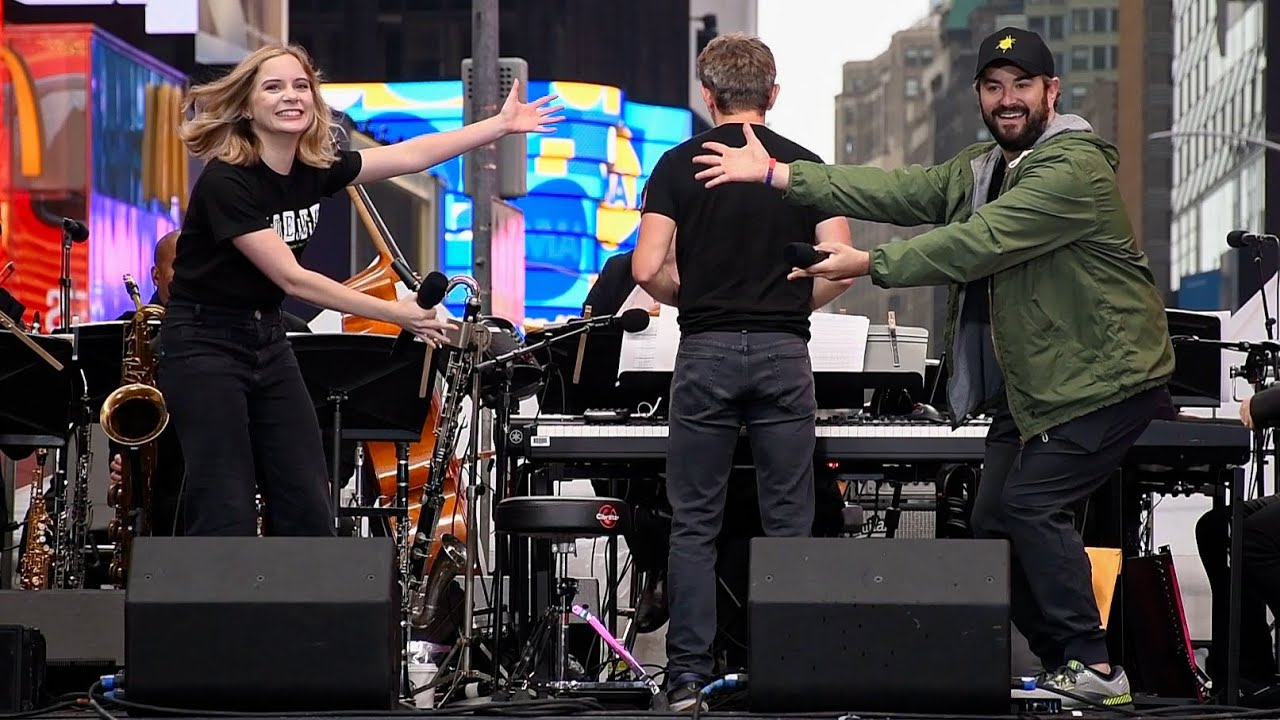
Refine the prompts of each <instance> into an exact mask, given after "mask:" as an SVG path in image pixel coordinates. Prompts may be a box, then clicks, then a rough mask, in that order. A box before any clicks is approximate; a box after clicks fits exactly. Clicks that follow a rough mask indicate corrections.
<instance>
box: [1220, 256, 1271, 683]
mask: <svg viewBox="0 0 1280 720" xmlns="http://www.w3.org/2000/svg"><path fill="white" fill-rule="evenodd" d="M1262 264H1263V263H1262V243H1256V244H1254V246H1253V266H1254V267H1255V268H1256V269H1257V271H1258V295H1259V296H1261V298H1262V318H1263V324H1264V326H1265V327H1266V330H1267V340H1275V326H1276V319H1275V318H1274V317H1272V315H1271V310H1270V308H1269V307H1268V306H1267V277H1266V273H1265V272H1264V270H1263V268H1262ZM1276 282H1277V283H1280V277H1278V278H1277V279H1276ZM1258 355H1259V354H1255V353H1250V354H1249V357H1248V358H1247V360H1246V367H1247V366H1248V361H1250V360H1253V361H1255V362H1256V366H1255V371H1254V372H1253V373H1251V374H1252V375H1253V376H1254V377H1253V378H1252V385H1253V391H1254V393H1255V394H1256V393H1259V392H1262V390H1263V388H1265V387H1266V370H1267V369H1268V367H1269V368H1270V369H1271V371H1272V378H1278V379H1280V353H1276V352H1274V351H1267V352H1263V353H1260V355H1261V357H1258ZM1268 361H1269V362H1268ZM1273 440H1274V438H1273ZM1266 442H1267V432H1266V431H1265V430H1263V428H1261V427H1258V425H1257V423H1254V430H1253V443H1254V458H1253V462H1254V463H1255V467H1254V473H1253V475H1254V487H1255V488H1256V492H1257V493H1258V497H1263V496H1264V492H1263V481H1264V477H1263V470H1262V465H1263V459H1264V458H1265V457H1266V456H1267V455H1268V454H1269V455H1270V458H1269V459H1270V461H1271V471H1272V473H1273V475H1274V474H1275V473H1277V472H1280V443H1273V444H1272V446H1271V452H1270V453H1267V452H1266ZM1272 481H1273V482H1275V483H1277V484H1278V488H1280V477H1274V478H1273V480H1272ZM1233 501H1234V498H1233ZM1231 514H1232V520H1235V516H1236V509H1235V508H1232V513H1231ZM1240 520H1241V523H1243V513H1241V518H1240ZM1233 527H1236V526H1233ZM1236 534H1237V533H1232V538H1231V541H1232V550H1235V547H1234V546H1235V543H1236V542H1237V540H1236V538H1235V535H1236ZM1232 557H1233V558H1238V557H1240V556H1239V555H1233V556H1232ZM1232 572H1235V568H1234V567H1233V568H1232ZM1232 605H1233V609H1234V606H1235V605H1236V603H1232ZM1235 614H1238V613H1235ZM1233 621H1234V622H1235V625H1233V627H1234V628H1235V629H1236V634H1235V635H1233V636H1232V637H1233V638H1235V639H1236V640H1235V641H1233V642H1236V641H1238V639H1239V637H1240V636H1239V618H1233ZM1272 640H1273V641H1274V640H1275V638H1274V637H1273V638H1272ZM1272 644H1273V645H1274V644H1275V643H1274V642H1273V643H1272ZM1231 656H1233V657H1234V658H1235V660H1234V663H1235V665H1236V667H1235V671H1234V672H1233V671H1232V668H1231V667H1230V664H1231V663H1232V662H1233V660H1232V659H1231V658H1230V657H1229V658H1228V660H1227V662H1228V666H1229V667H1228V672H1227V675H1228V685H1227V692H1228V694H1229V695H1228V700H1227V702H1228V703H1230V704H1235V703H1236V701H1237V700H1238V698H1239V692H1240V687H1239V685H1240V683H1239V662H1240V661H1239V657H1240V653H1239V650H1238V645H1232V650H1231ZM1233 679H1234V680H1235V682H1234V684H1233V683H1232V682H1231V681H1232V680H1233Z"/></svg>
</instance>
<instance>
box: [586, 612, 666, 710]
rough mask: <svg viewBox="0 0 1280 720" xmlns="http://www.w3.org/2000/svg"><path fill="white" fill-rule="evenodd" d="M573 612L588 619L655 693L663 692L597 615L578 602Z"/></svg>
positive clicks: (598, 633) (597, 632) (606, 642)
mask: <svg viewBox="0 0 1280 720" xmlns="http://www.w3.org/2000/svg"><path fill="white" fill-rule="evenodd" d="M573 614H574V615H577V616H578V617H580V618H582V619H583V620H586V621H587V624H588V625H590V626H591V627H592V629H594V630H595V631H596V634H597V635H599V636H600V637H602V638H604V641H605V644H607V645H608V646H609V647H611V648H613V651H614V652H616V653H618V657H620V658H622V660H623V662H625V663H626V664H628V665H630V666H631V669H632V670H634V671H635V672H636V674H637V675H638V676H640V679H641V680H642V681H643V682H644V683H645V684H646V685H648V686H649V689H650V690H651V691H653V693H654V694H655V695H657V694H659V693H660V692H661V690H659V689H658V684H657V683H655V682H654V681H653V678H651V677H649V673H647V672H645V671H644V668H643V667H641V666H640V663H638V662H636V659H635V658H634V657H632V655H631V653H629V652H627V649H626V648H625V647H624V646H623V645H622V643H620V642H618V639H617V638H615V637H614V636H613V635H612V634H611V633H610V632H609V631H608V629H606V628H605V626H604V624H603V623H601V622H600V621H599V620H597V619H596V616H594V615H592V614H591V613H589V612H587V609H586V608H584V607H582V606H581V605H577V604H575V605H574V606H573Z"/></svg>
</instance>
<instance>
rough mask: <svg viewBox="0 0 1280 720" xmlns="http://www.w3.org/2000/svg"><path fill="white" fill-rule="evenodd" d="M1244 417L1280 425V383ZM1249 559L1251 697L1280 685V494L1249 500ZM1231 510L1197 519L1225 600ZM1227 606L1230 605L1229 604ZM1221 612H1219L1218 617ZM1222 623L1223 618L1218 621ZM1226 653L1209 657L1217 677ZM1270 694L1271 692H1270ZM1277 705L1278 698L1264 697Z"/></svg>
mask: <svg viewBox="0 0 1280 720" xmlns="http://www.w3.org/2000/svg"><path fill="white" fill-rule="evenodd" d="M1240 420H1241V421H1242V422H1243V423H1244V424H1245V427H1248V428H1249V429H1251V430H1252V429H1254V428H1273V427H1276V426H1278V425H1280V385H1273V386H1271V387H1269V388H1267V389H1265V390H1262V391H1261V392H1259V393H1257V394H1255V395H1252V396H1250V397H1247V398H1245V399H1244V402H1242V403H1241V404H1240ZM1242 510H1243V514H1244V537H1243V538H1242V545H1243V555H1244V563H1243V564H1242V568H1241V570H1242V587H1241V591H1242V597H1241V602H1240V687H1241V690H1242V692H1243V693H1244V694H1245V695H1255V696H1256V694H1257V693H1260V692H1263V691H1266V690H1271V691H1272V692H1274V691H1275V690H1276V689H1280V677H1277V675H1276V659H1275V655H1274V654H1273V651H1272V637H1271V629H1270V626H1269V624H1268V621H1267V610H1268V609H1270V610H1271V612H1272V613H1273V614H1275V615H1277V616H1280V495H1271V496H1268V497H1261V498H1255V499H1253V500H1248V501H1246V502H1245V503H1244V507H1243V508H1242ZM1230 529H1231V508H1230V507H1229V506H1223V507H1220V508H1215V509H1213V510H1210V511H1209V512H1207V513H1205V514H1204V515H1202V516H1201V517H1200V520H1199V521H1198V522H1197V523H1196V549H1197V550H1198V551H1199V553H1200V560H1201V562H1202V563H1203V564H1204V569H1205V574H1206V575H1208V577H1209V587H1210V589H1211V591H1212V592H1213V594H1214V595H1215V596H1216V597H1219V598H1225V597H1229V592H1230V589H1229V582H1230V568H1229V564H1228V559H1229V550H1230V545H1229V542H1230ZM1223 607H1225V605H1223ZM1216 614H1217V613H1215V616H1216ZM1214 621H1215V622H1217V621H1218V620H1217V618H1216V617H1215V619H1214ZM1226 662H1227V657H1226V651H1225V650H1224V649H1222V648H1218V647H1215V648H1213V650H1212V651H1211V653H1210V655H1209V661H1208V666H1209V667H1208V673H1209V676H1210V677H1211V678H1215V679H1222V680H1225V678H1226ZM1268 695H1271V693H1270V692H1269V693H1268ZM1263 702H1265V704H1267V705H1268V706H1275V704H1276V703H1275V701H1269V702H1268V701H1263Z"/></svg>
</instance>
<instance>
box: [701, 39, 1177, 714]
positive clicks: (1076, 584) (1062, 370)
mask: <svg viewBox="0 0 1280 720" xmlns="http://www.w3.org/2000/svg"><path fill="white" fill-rule="evenodd" d="M974 89H975V91H976V93H977V97H978V103H979V106H980V108H981V111H982V116H983V120H984V121H985V122H986V125H987V127H988V128H989V129H990V131H991V135H992V137H993V138H995V142H994V143H991V142H987V143H978V144H975V145H972V146H970V147H968V148H966V149H965V150H963V151H961V152H960V153H959V154H958V155H956V156H955V157H954V158H952V159H950V160H948V161H947V162H945V163H942V164H941V165H936V166H933V167H919V166H913V167H909V168H904V169H900V170H894V171H884V170H880V169H877V168H873V167H852V166H837V167H832V166H827V165H823V164H820V163H813V162H793V163H790V164H782V163H779V162H777V161H776V160H774V159H772V158H770V157H769V155H768V153H767V152H765V150H764V148H763V147H762V146H761V145H760V144H759V143H758V142H757V141H756V140H755V138H754V137H752V136H751V135H748V136H747V137H746V145H745V146H744V147H741V148H732V147H728V146H726V145H723V144H718V143H707V144H705V145H704V148H705V149H706V150H708V151H710V152H709V154H707V155H702V156H699V157H697V158H695V159H694V162H695V163H699V164H702V165H706V166H708V167H706V168H705V169H703V170H702V171H701V172H699V173H698V175H697V177H698V178H699V179H701V180H704V181H706V186H707V187H708V188H711V187H715V186H717V185H719V184H721V183H725V182H757V183H759V182H765V183H768V184H770V185H772V186H773V187H775V188H778V189H780V190H783V191H784V194H785V197H787V198H788V199H790V200H791V201H793V202H796V203H799V204H804V205H812V206H816V207H818V208H820V209H822V210H824V211H827V212H832V213H840V214H843V215H846V216H849V217H855V218H859V219H863V220H869V221H873V222H885V223H892V224H895V225H901V226H912V225H922V224H937V225H941V227H939V228H937V229H934V230H931V231H929V232H926V233H923V234H921V235H918V236H916V237H914V238H911V239H908V240H903V241H900V242H893V243H888V244H885V245H881V246H879V247H877V248H874V249H873V250H871V251H870V252H866V251H863V250H858V249H855V248H852V247H837V246H834V245H832V246H828V245H824V244H819V245H818V246H817V250H819V251H821V252H825V253H828V254H829V257H827V258H826V259H823V260H821V261H820V262H818V263H816V264H815V265H813V266H811V267H808V268H804V269H799V268H797V269H796V270H794V271H793V272H792V273H791V277H794V278H809V277H821V278H827V279H830V280H835V279H847V278H853V277H859V276H863V275H869V276H870V277H871V281H872V282H873V283H875V284H876V285H878V286H880V287H916V286H924V285H942V284H949V285H951V287H952V292H951V302H950V308H949V317H948V322H947V332H946V339H945V341H946V347H947V348H948V354H949V355H950V358H951V362H950V363H949V364H950V365H951V366H952V368H951V371H950V374H949V378H948V383H947V397H948V404H949V406H950V411H951V414H952V422H953V423H954V424H955V425H959V424H960V423H962V422H964V421H966V420H967V419H969V418H970V417H972V416H974V415H977V414H984V413H985V414H990V415H991V416H992V423H991V429H990V430H989V432H988V435H987V445H986V448H987V449H986V456H985V458H984V470H983V477H982V482H981V483H980V485H979V488H978V491H977V494H976V497H975V502H974V508H973V517H972V520H971V524H972V527H973V529H974V534H975V535H976V536H978V537H998V538H1007V539H1008V540H1009V541H1010V544H1011V548H1012V557H1013V575H1012V593H1013V595H1012V600H1011V611H1012V614H1013V619H1014V623H1015V625H1017V626H1018V628H1019V630H1021V631H1022V632H1023V634H1024V635H1026V637H1027V640H1028V643H1029V644H1030V646H1031V649H1032V650H1033V651H1034V652H1035V653H1036V654H1037V655H1038V656H1039V657H1040V659H1041V661H1042V662H1044V663H1045V668H1046V669H1047V670H1048V671H1049V672H1047V673H1046V674H1045V675H1043V676H1042V678H1041V684H1042V685H1044V684H1052V685H1053V686H1055V687H1057V688H1059V689H1062V690H1065V691H1068V692H1071V693H1072V694H1074V695H1078V696H1081V697H1083V698H1085V699H1086V700H1088V701H1089V702H1091V703H1095V704H1102V705H1108V706H1112V705H1122V704H1126V703H1129V702H1131V701H1132V699H1131V697H1130V693H1129V682H1128V679H1127V677H1126V676H1125V674H1124V670H1123V669H1122V668H1120V667H1119V666H1116V667H1112V666H1111V664H1110V661H1109V656H1108V654H1107V649H1106V644H1105V632H1104V630H1103V628H1102V624H1101V621H1100V615H1099V612H1098V607H1097V604H1096V601H1095V599H1094V596H1093V592H1092V583H1091V574H1090V564H1089V560H1088V556H1087V555H1086V554H1085V550H1084V546H1083V543H1082V542H1081V539H1080V535H1079V533H1078V532H1077V531H1076V530H1075V526H1074V522H1073V521H1074V513H1073V511H1072V507H1073V506H1074V505H1075V504H1076V502H1077V501H1079V500H1082V499H1084V498H1086V497H1088V496H1089V495H1090V494H1091V493H1092V492H1093V491H1094V490H1096V489H1097V488H1098V487H1099V486H1100V485H1102V483H1103V482H1105V480H1106V478H1107V477H1108V476H1110V475H1111V474H1112V473H1113V472H1115V470H1116V469H1117V468H1118V466H1119V465H1120V463H1121V461H1122V460H1123V458H1124V456H1125V454H1126V453H1127V452H1128V450H1129V448H1130V447H1131V446H1132V445H1133V443H1134V442H1135V441H1136V440H1137V439H1138V437H1139V436H1141V435H1142V433H1143V431H1144V430H1145V429H1146V427H1147V425H1148V424H1149V423H1150V421H1151V420H1152V419H1153V418H1154V417H1156V416H1157V415H1159V414H1163V413H1165V412H1167V411H1168V409H1169V407H1170V405H1169V400H1168V390H1167V385H1166V384H1167V382H1168V380H1169V378H1170V377H1171V376H1172V374H1173V364H1174V360H1173V346H1172V343H1171V342H1170V340H1169V330H1168V325H1167V322H1166V319H1165V313H1164V306H1163V303H1162V302H1161V299H1160V295H1159V292H1158V291H1157V289H1156V286H1155V282H1154V279H1153V277H1152V275H1151V271H1150V269H1149V268H1148V265H1147V260H1146V257H1145V256H1144V255H1143V253H1142V252H1140V251H1139V250H1138V248H1137V246H1136V244H1135V240H1134V236H1133V230H1132V228H1131V226H1130V224H1129V220H1128V217H1127V215H1126V213H1125V208H1124V204H1123V202H1122V200H1121V198H1120V192H1119V189H1118V187H1117V185H1116V177H1115V167H1116V151H1115V148H1114V147H1113V146H1112V145H1110V144H1109V143H1107V142H1106V141H1104V140H1103V139H1102V138H1100V137H1098V136H1097V135H1095V134H1094V133H1093V129H1092V127H1091V126H1090V125H1089V124H1088V123H1087V122H1085V120H1084V119H1083V118H1080V117H1078V116H1075V115H1059V114H1058V113H1057V112H1055V105H1056V103H1057V99H1058V91H1059V81H1058V78H1057V77H1055V75H1054V67H1053V54H1052V53H1051V52H1050V51H1049V49H1048V48H1047V47H1046V46H1045V44H1044V42H1043V41H1042V40H1041V38H1040V37H1039V36H1038V35H1036V34H1035V33H1032V32H1028V31H1026V30H1021V29H1017V28H1004V29H1002V30H999V31H998V32H996V33H995V34H993V35H991V36H989V37H988V38H986V39H985V40H983V42H982V45H981V47H980V49H979V52H978V66H977V70H976V74H975V83H974ZM1070 702H1071V701H1068V700H1064V703H1070Z"/></svg>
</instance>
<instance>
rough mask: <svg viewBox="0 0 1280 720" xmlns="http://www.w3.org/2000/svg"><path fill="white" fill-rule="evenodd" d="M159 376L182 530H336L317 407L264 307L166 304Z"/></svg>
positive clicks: (276, 317)
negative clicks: (177, 475)
mask: <svg viewBox="0 0 1280 720" xmlns="http://www.w3.org/2000/svg"><path fill="white" fill-rule="evenodd" d="M159 344H160V348H159V361H158V367H157V375H156V382H157V385H158V387H159V389H160V391H161V392H162V393H164V396H165V403H166V405H167V406H168V409H169V416H170V423H171V424H172V425H173V427H174V430H175V431H176V432H177V434H178V440H179V442H180V443H181V444H182V454H183V457H184V459H185V461H186V477H185V479H184V481H183V489H182V499H181V506H180V508H179V516H180V520H181V522H182V524H183V526H184V528H185V534H186V535H255V534H256V533H257V521H258V513H257V507H256V504H255V494H256V493H257V492H259V491H260V492H261V493H262V497H263V500H264V501H265V503H266V518H265V520H266V522H265V532H266V533H267V534H269V535H309V536H317V535H334V534H335V530H334V522H333V506H332V501H331V494H330V489H329V473H328V469H327V467H326V465H325V454H324V446H323V443H322V442H321V437H320V424H319V421H318V420H317V417H316V411H315V407H314V406H313V405H312V401H311V397H310V395H309V394H308V393H307V388H306V385H305V384H304V383H303V380H302V373H301V371H300V370H299V368H298V361H297V359H296V358H295V357H294V354H293V346H292V345H291V344H290V343H289V339H288V338H287V337H286V335H285V327H284V322H283V320H282V318H281V315H280V311H279V310H278V309H276V310H271V311H265V310H263V311H256V310H243V309H237V308H225V307H214V306H209V305H200V304H191V303H185V302H181V301H177V300H175V301H173V302H171V303H169V305H168V307H167V308H166V309H165V318H164V321H163V323H162V324H161V329H160V343H159Z"/></svg>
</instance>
